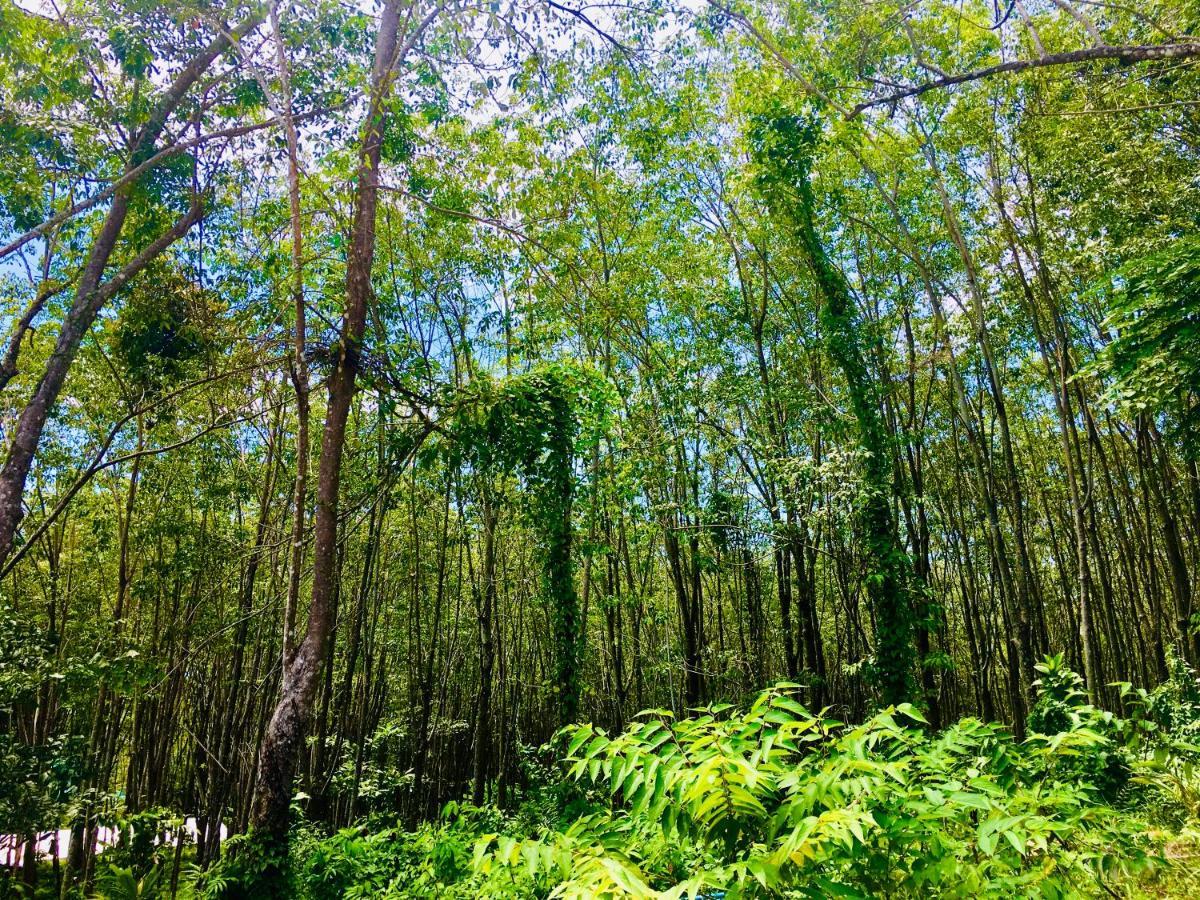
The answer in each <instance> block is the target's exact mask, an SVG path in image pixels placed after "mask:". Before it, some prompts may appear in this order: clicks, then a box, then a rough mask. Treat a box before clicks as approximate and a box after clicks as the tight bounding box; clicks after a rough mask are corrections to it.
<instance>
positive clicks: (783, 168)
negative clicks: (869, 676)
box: [752, 115, 913, 703]
mask: <svg viewBox="0 0 1200 900" xmlns="http://www.w3.org/2000/svg"><path fill="white" fill-rule="evenodd" d="M752 139H753V144H754V152H755V155H756V162H757V164H758V165H759V167H760V171H759V179H758V181H759V186H760V188H762V190H763V193H764V195H765V196H766V199H767V202H768V203H769V204H770V206H771V207H772V209H773V211H775V212H776V214H779V215H782V216H784V217H786V218H787V219H788V221H789V224H790V225H791V226H792V229H793V231H794V234H795V237H796V240H797V243H798V244H799V248H800V250H801V252H802V253H803V254H804V258H805V260H806V262H807V263H808V265H809V268H810V270H811V272H812V275H813V280H814V281H815V283H816V288H817V292H818V295H819V301H820V309H819V319H820V323H821V330H822V333H823V338H824V342H825V349H826V352H827V353H828V354H829V357H830V359H831V360H832V361H833V363H834V365H836V366H837V367H838V370H839V371H840V372H841V373H842V377H843V378H845V379H846V388H847V391H848V393H849V395H850V405H851V408H852V410H853V413H854V419H855V422H856V423H857V425H858V442H859V446H860V447H861V448H862V450H863V453H864V455H865V457H866V458H865V459H864V461H863V474H864V480H865V483H866V497H865V498H864V500H863V505H862V510H861V519H862V527H863V534H864V537H865V543H866V551H867V567H868V568H867V578H866V581H867V596H868V598H869V600H870V603H871V607H872V609H873V611H874V618H875V663H876V669H877V670H878V674H879V686H880V692H881V694H882V697H883V700H884V702H885V703H900V702H902V701H905V700H907V699H908V698H909V697H910V696H911V692H912V691H911V689H912V665H913V612H912V608H911V603H910V598H909V594H908V577H907V575H908V557H907V555H906V554H905V553H904V550H903V548H902V547H901V546H900V541H899V536H898V535H897V532H896V517H895V515H894V513H893V511H892V457H891V452H890V448H889V438H888V433H887V430H886V428H885V426H884V422H883V417H882V415H881V414H880V411H879V408H880V402H879V390H878V385H877V384H876V383H875V382H874V381H873V380H872V378H871V374H870V372H869V371H868V369H867V364H866V358H865V356H864V353H863V348H862V339H861V335H860V329H859V324H858V321H857V317H856V315H855V309H854V297H853V295H852V294H851V292H850V286H849V284H847V282H846V277H845V275H844V274H842V271H841V269H839V268H838V267H837V266H836V265H835V264H834V263H833V261H832V260H831V259H830V258H829V254H828V252H827V251H826V249H825V246H824V244H823V243H822V241H821V238H820V236H819V235H818V233H817V228H816V224H815V221H814V218H815V217H814V207H815V205H816V203H815V200H814V198H813V192H812V185H811V184H810V182H809V169H810V153H811V148H812V144H813V142H814V139H815V126H814V125H812V124H811V123H808V122H805V121H804V120H803V119H802V118H801V117H799V116H794V115H778V116H775V117H773V118H763V119H760V120H759V121H758V122H757V124H756V126H755V130H754V134H753V135H752Z"/></svg>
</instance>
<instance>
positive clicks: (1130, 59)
mask: <svg viewBox="0 0 1200 900" xmlns="http://www.w3.org/2000/svg"><path fill="white" fill-rule="evenodd" d="M1197 56H1200V42H1192V43H1179V44H1139V45H1132V46H1107V45H1106V46H1102V47H1088V48H1087V49H1085V50H1071V51H1068V52H1066V53H1050V54H1047V55H1046V56H1042V57H1040V58H1038V59H1017V60H1011V61H1010V62H1004V63H997V64H996V65H994V66H986V67H984V68H982V69H975V70H973V71H970V72H961V73H959V74H957V75H947V76H946V77H945V78H935V79H933V80H932V81H926V82H923V83H922V84H917V85H913V86H912V87H907V88H904V89H902V90H899V91H896V92H895V93H892V94H888V95H886V96H883V97H874V98H872V99H870V100H864V101H862V102H861V103H858V104H856V105H855V106H854V107H853V108H852V109H851V110H850V112H849V113H848V114H847V118H850V119H853V118H854V117H855V116H858V115H859V114H860V113H862V112H863V111H864V110H867V109H870V108H872V107H874V106H891V105H894V104H896V103H899V102H900V101H901V100H904V99H906V98H908V97H919V96H921V95H922V94H927V93H929V92H930V91H936V90H940V89H942V88H948V87H953V86H954V85H956V84H965V83H967V82H969V81H980V80H982V79H984V78H991V77H992V76H994V75H1003V74H1007V73H1012V72H1024V71H1026V70H1028V69H1042V68H1047V67H1050V66H1070V65H1077V64H1079V63H1085V62H1091V61H1092V60H1097V59H1115V60H1117V61H1118V62H1122V63H1125V64H1126V65H1132V64H1133V63H1139V62H1153V61H1155V60H1161V59H1190V58H1193V57H1197Z"/></svg>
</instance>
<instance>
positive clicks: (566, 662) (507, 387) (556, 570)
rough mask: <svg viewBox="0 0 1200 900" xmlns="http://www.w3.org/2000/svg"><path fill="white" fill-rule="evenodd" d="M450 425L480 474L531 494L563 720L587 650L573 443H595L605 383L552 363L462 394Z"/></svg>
mask: <svg viewBox="0 0 1200 900" xmlns="http://www.w3.org/2000/svg"><path fill="white" fill-rule="evenodd" d="M459 399H460V402H459V403H458V405H457V412H456V415H455V421H454V426H453V435H454V437H455V439H456V441H455V446H456V452H457V453H458V454H460V458H462V459H463V460H464V461H466V462H468V463H470V464H471V465H472V466H474V467H475V468H477V469H478V470H479V471H480V472H483V473H492V474H499V473H505V472H513V473H518V474H520V475H521V476H523V477H524V479H525V484H526V486H527V488H528V489H529V492H530V495H531V502H530V504H529V506H528V507H527V509H528V517H529V520H530V522H531V524H532V526H533V528H534V531H535V532H536V533H537V537H538V542H539V544H540V545H541V546H540V549H541V558H542V596H543V598H544V599H545V600H546V602H547V603H548V604H549V606H550V611H551V621H552V624H553V631H554V648H555V655H554V684H555V691H556V692H557V695H558V712H559V717H560V719H561V720H562V722H564V723H567V722H572V721H574V719H575V718H576V715H577V713H578V710H579V695H580V688H581V685H580V675H581V670H582V665H583V654H584V649H585V640H584V638H585V634H584V627H583V615H582V611H581V609H580V606H579V597H578V595H577V593H576V590H575V578H574V566H573V564H572V562H571V543H572V528H571V510H572V506H573V503H574V499H575V487H576V484H575V456H576V449H577V446H579V445H581V444H588V443H592V442H594V441H596V440H598V439H599V434H600V433H601V432H602V430H603V424H604V412H605V410H606V409H607V406H608V403H607V399H608V397H607V383H606V382H604V381H603V380H602V379H601V378H599V377H598V376H596V375H594V374H593V373H591V372H588V371H586V370H584V369H582V368H580V367H578V366H575V365H570V364H567V363H554V364H551V365H547V366H541V367H538V368H537V369H534V370H533V371H531V372H528V373H525V374H522V375H517V376H512V377H510V378H507V379H505V380H504V381H502V382H499V383H496V382H493V381H491V380H490V379H487V378H480V379H477V380H476V381H474V382H472V384H471V385H470V386H469V387H468V388H466V389H464V391H463V395H462V396H460V398H459Z"/></svg>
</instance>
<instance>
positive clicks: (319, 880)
mask: <svg viewBox="0 0 1200 900" xmlns="http://www.w3.org/2000/svg"><path fill="white" fill-rule="evenodd" d="M1039 668H1040V670H1041V672H1042V679H1041V681H1042V683H1041V685H1040V687H1039V696H1038V700H1037V705H1036V707H1035V709H1034V712H1033V713H1032V714H1031V717H1030V722H1029V726H1030V736H1029V737H1028V738H1027V739H1026V740H1025V741H1023V742H1019V743H1018V742H1015V741H1014V740H1013V739H1012V736H1011V734H1010V733H1009V732H1008V730H1007V729H1005V728H1004V727H1002V726H998V725H994V724H988V723H985V722H981V721H979V720H977V719H963V720H962V721H960V722H957V723H955V724H954V725H952V726H950V727H948V728H945V729H943V730H941V731H938V732H931V731H930V730H929V729H928V728H927V727H925V726H927V723H926V721H925V719H924V717H923V716H922V715H921V714H920V713H919V712H918V711H917V710H915V709H914V708H913V707H911V706H907V705H904V706H901V707H898V708H887V709H884V710H881V711H880V712H878V713H876V714H875V715H873V716H872V717H871V718H869V719H868V720H867V721H865V722H863V723H861V724H858V725H847V724H845V723H842V722H837V721H833V720H831V719H828V718H826V717H824V716H822V715H816V714H813V713H810V712H809V711H808V710H806V709H805V708H804V707H803V706H802V705H800V704H799V703H798V702H797V701H796V700H795V699H794V695H795V692H796V690H797V686H796V685H789V684H780V685H776V686H775V687H774V688H772V689H771V690H769V691H766V692H764V693H762V694H760V695H759V696H758V697H757V698H756V699H755V700H754V701H753V702H752V703H751V704H750V705H749V707H748V708H745V709H739V708H733V707H730V706H728V705H721V706H714V707H710V708H708V709H706V710H703V711H701V712H700V714H699V715H696V716H691V717H687V718H683V719H679V720H677V721H676V720H675V719H674V718H673V717H672V716H671V714H670V713H669V712H668V711H666V710H656V711H650V712H647V713H644V714H642V715H641V716H639V717H638V721H637V722H636V724H634V725H631V727H630V728H629V729H628V730H627V731H625V732H623V733H621V734H617V735H614V736H609V735H607V734H605V733H604V731H603V730H602V729H597V728H594V727H593V726H589V725H584V726H577V727H573V728H568V729H566V730H564V732H563V733H562V734H561V735H560V736H559V738H558V739H557V741H556V744H557V752H556V753H555V754H553V755H554V757H555V758H557V759H560V760H561V767H560V768H557V770H556V769H550V770H544V771H542V772H540V773H539V774H538V775H537V776H535V777H534V778H532V779H531V783H530V788H529V793H528V794H527V795H526V798H525V800H524V802H523V803H522V804H520V805H519V806H518V808H517V810H516V812H515V813H513V814H511V815H508V816H505V815H502V814H501V813H499V812H498V811H496V810H494V809H480V808H476V807H470V806H462V805H459V804H454V803H452V804H449V805H447V807H446V808H445V809H444V810H443V811H442V813H441V815H440V817H439V818H438V820H437V821H436V822H432V823H430V824H427V825H424V826H422V827H421V828H420V829H419V830H417V831H415V832H411V831H404V830H403V829H402V828H397V827H395V826H388V825H386V824H384V823H383V822H382V821H380V820H372V821H370V822H369V823H366V824H362V825H358V826H355V827H352V828H347V829H344V830H342V831H339V832H337V833H336V834H334V835H331V836H328V837H321V836H319V835H318V834H315V833H313V832H311V831H305V832H304V837H303V838H302V839H301V840H300V841H299V842H298V844H297V847H296V849H295V851H294V852H295V854H296V860H297V863H296V879H297V880H296V884H295V890H296V892H297V895H298V896H302V897H306V898H330V900H332V898H342V897H397V898H399V897H422V896H445V897H458V896H461V897H477V896H487V897H543V896H549V897H577V898H590V897H644V898H652V897H653V898H672V897H675V898H678V897H713V896H721V897H728V898H731V897H772V896H794V897H806V896H816V897H880V896H888V897H934V896H936V897H985V896H987V897H993V896H994V897H1011V896H1038V897H1078V896H1107V895H1109V894H1111V893H1114V892H1119V893H1120V894H1121V895H1129V894H1136V893H1138V892H1145V893H1146V894H1147V895H1149V896H1153V895H1156V892H1158V891H1161V890H1162V889H1163V886H1164V885H1173V889H1175V890H1177V891H1180V892H1182V891H1185V890H1188V889H1189V886H1191V887H1194V886H1195V885H1194V873H1191V872H1190V871H1189V870H1190V866H1189V864H1188V863H1187V862H1186V860H1184V861H1181V860H1180V859H1179V857H1180V856H1185V857H1186V858H1188V859H1190V857H1191V855H1192V854H1193V853H1194V852H1195V847H1196V840H1197V835H1196V833H1195V832H1194V831H1191V832H1189V834H1188V836H1187V837H1185V838H1183V839H1182V840H1181V839H1175V841H1174V843H1173V844H1172V845H1171V846H1170V848H1168V847H1167V837H1166V835H1168V834H1171V833H1173V831H1166V832H1164V831H1162V830H1159V829H1156V828H1155V827H1154V826H1151V825H1148V821H1152V820H1160V821H1161V820H1162V819H1163V817H1164V816H1168V817H1169V816H1175V817H1177V818H1176V821H1177V822H1178V821H1180V820H1184V821H1192V822H1193V828H1194V820H1191V819H1190V818H1189V817H1190V816H1192V815H1194V813H1195V810H1194V809H1189V808H1188V803H1189V802H1194V800H1193V799H1192V798H1190V797H1189V795H1188V794H1187V793H1186V792H1181V791H1180V790H1179V783H1178V782H1174V781H1170V780H1165V779H1163V777H1162V774H1163V773H1164V772H1166V771H1176V770H1179V769H1180V768H1181V767H1182V768H1190V766H1191V765H1192V764H1193V762H1194V761H1195V760H1196V758H1197V754H1200V746H1197V745H1195V744H1192V743H1190V738H1192V737H1193V736H1194V733H1195V730H1196V729H1197V727H1200V704H1197V703H1196V699H1197V697H1198V696H1200V695H1198V694H1197V691H1198V690H1200V683H1198V682H1197V680H1196V676H1195V674H1194V673H1193V672H1192V671H1191V670H1190V669H1188V668H1187V667H1186V665H1184V664H1182V663H1179V662H1178V661H1177V662H1176V668H1175V674H1174V676H1173V677H1172V679H1171V680H1170V681H1169V682H1167V683H1165V684H1163V685H1162V686H1160V687H1159V688H1157V689H1156V690H1154V691H1153V692H1149V693H1147V694H1145V695H1144V696H1142V697H1141V698H1140V700H1139V701H1138V703H1137V704H1136V705H1135V706H1134V707H1132V709H1133V712H1132V715H1131V717H1130V718H1128V719H1122V718H1119V717H1116V716H1113V715H1112V714H1111V713H1107V712H1104V711H1102V710H1098V709H1096V708H1095V707H1093V706H1091V705H1090V704H1088V702H1087V698H1086V696H1085V695H1084V694H1083V693H1082V692H1080V691H1079V690H1078V689H1077V683H1078V676H1077V675H1075V674H1074V673H1072V672H1070V671H1069V670H1066V669H1064V668H1063V667H1062V663H1061V660H1060V659H1057V658H1051V659H1047V660H1046V661H1045V662H1044V663H1043V664H1041V665H1040V666H1039ZM1185 720H1186V721H1185ZM1116 770H1119V772H1120V774H1119V775H1115V774H1114V772H1115V771H1116ZM1188 777H1189V778H1190V777H1191V776H1190V775H1189V776H1188ZM1193 788H1194V783H1193ZM1168 855H1169V856H1170V858H1168ZM208 886H209V887H208V889H209V890H210V891H216V892H218V893H219V892H220V891H219V890H218V888H219V889H223V890H228V889H229V886H228V883H227V882H225V881H223V879H222V874H221V870H219V869H218V870H216V871H215V873H214V875H213V876H212V880H210V881H209V883H208Z"/></svg>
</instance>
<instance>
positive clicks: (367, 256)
mask: <svg viewBox="0 0 1200 900" xmlns="http://www.w3.org/2000/svg"><path fill="white" fill-rule="evenodd" d="M401 6H402V3H401V2H400V0H389V2H387V3H385V4H384V7H383V11H382V13H381V16H380V23H379V33H378V35H377V36H376V39H375V62H374V68H373V71H372V74H371V88H370V97H369V98H368V103H367V117H366V122H365V123H364V124H363V128H362V146H361V148H360V151H359V165H358V183H357V190H356V196H355V209H354V219H353V225H352V231H351V234H350V249H349V254H348V258H347V263H346V305H345V310H344V312H343V315H342V323H341V339H340V341H339V343H338V347H337V351H336V356H335V359H336V365H335V368H334V370H333V373H332V374H331V375H330V377H329V397H328V402H327V406H326V413H325V427H324V432H323V434H322V437H321V456H320V463H319V470H318V475H317V504H316V520H315V525H314V546H313V574H312V595H311V600H310V603H309V612H308V627H307V630H306V633H305V636H304V640H303V641H302V642H301V643H300V646H299V647H298V648H297V649H296V652H295V654H294V655H293V657H292V659H291V660H290V661H289V663H288V665H287V666H286V668H285V669H284V673H283V683H282V685H281V688H280V697H279V702H278V703H277V704H276V706H275V710H274V712H273V713H272V715H271V720H270V722H269V724H268V725H267V730H266V733H265V734H264V735H263V741H262V746H261V748H260V752H259V763H258V776H257V780H256V784H255V795H254V806H253V813H252V822H253V826H254V829H255V832H256V833H257V834H258V835H259V839H260V841H261V842H262V843H261V846H262V847H263V849H264V851H265V853H266V859H267V865H266V872H265V874H264V885H263V886H264V889H265V890H267V891H269V892H272V893H281V892H283V891H285V890H286V887H285V885H284V884H283V883H282V878H281V877H280V876H281V875H282V874H283V873H282V870H281V868H280V867H281V866H282V865H283V863H284V858H283V854H284V853H285V851H286V847H287V835H288V824H289V823H288V807H289V803H290V801H291V793H292V782H293V780H294V778H295V771H296V761H297V754H298V752H299V748H300V743H301V741H302V740H303V738H304V733H305V731H306V730H307V728H308V724H309V721H310V720H311V718H312V707H313V698H314V696H315V693H316V688H317V680H318V678H319V676H320V672H321V670H322V667H323V663H324V661H325V651H326V647H327V645H328V643H329V634H330V630H331V628H332V626H333V591H334V577H335V575H334V573H335V556H336V546H337V513H338V488H339V485H340V482H341V471H342V456H343V452H344V450H345V445H346V422H347V419H348V417H349V414H350V405H351V400H352V399H353V397H354V390H355V379H356V377H357V375H358V371H359V368H360V364H361V361H360V355H359V354H360V345H361V343H362V337H363V332H364V330H365V328H366V319H367V307H368V304H369V303H370V301H371V298H372V288H371V268H372V264H373V262H374V258H375V213H376V208H377V205H378V196H379V163H380V157H381V148H382V143H383V133H384V128H385V126H386V120H387V97H388V94H389V93H390V90H391V86H392V83H393V81H394V80H395V73H396V65H397V64H398V62H399V60H400V58H401V57H402V56H403V55H404V52H405V51H407V50H408V49H409V48H411V46H412V44H413V43H415V41H416V39H417V37H418V36H419V34H420V32H421V31H423V30H424V28H425V27H426V26H427V25H428V23H429V22H430V21H432V18H433V15H434V13H430V14H429V15H427V16H426V17H425V19H423V20H422V21H421V23H420V24H418V25H417V26H416V28H415V29H414V30H413V31H412V32H410V34H409V35H408V36H407V38H406V40H405V45H404V46H403V47H401V46H400V44H399V25H400V10H401Z"/></svg>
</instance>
